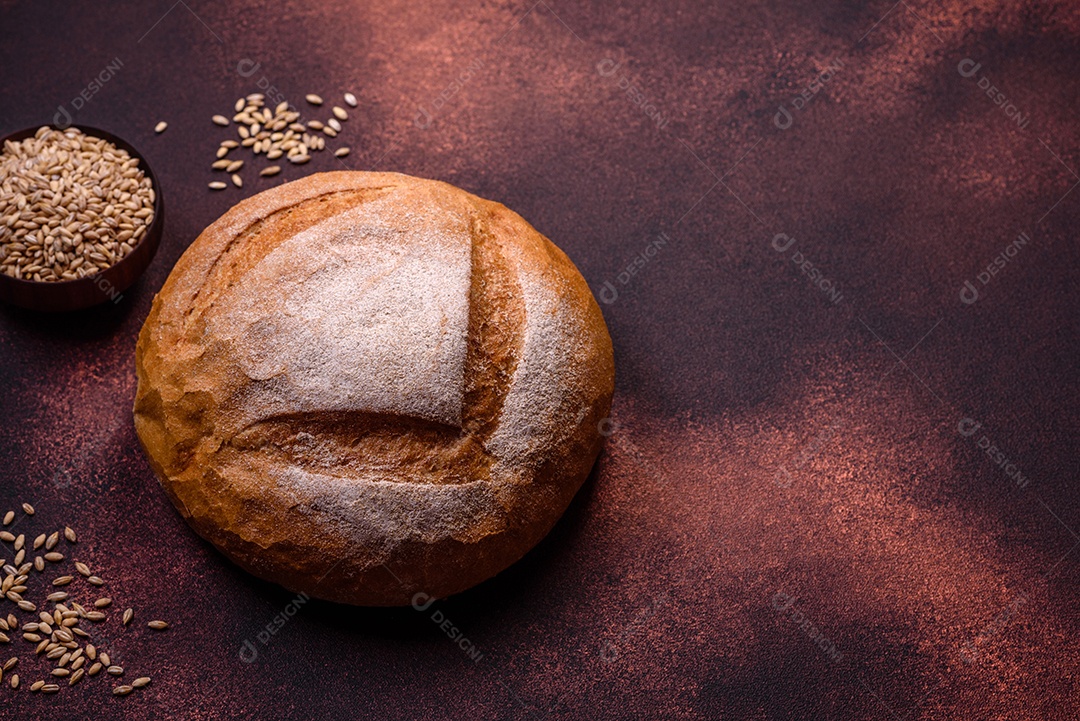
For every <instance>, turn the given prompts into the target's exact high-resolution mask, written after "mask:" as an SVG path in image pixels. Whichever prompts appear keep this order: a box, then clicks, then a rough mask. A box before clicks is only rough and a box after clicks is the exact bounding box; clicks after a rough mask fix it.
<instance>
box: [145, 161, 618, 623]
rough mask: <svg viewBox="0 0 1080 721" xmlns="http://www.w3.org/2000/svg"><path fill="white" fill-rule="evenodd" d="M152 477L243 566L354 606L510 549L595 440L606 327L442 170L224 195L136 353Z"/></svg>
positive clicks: (485, 564)
mask: <svg viewBox="0 0 1080 721" xmlns="http://www.w3.org/2000/svg"><path fill="white" fill-rule="evenodd" d="M136 365H137V372H138V379H139V385H138V391H137V395H136V402H135V411H134V412H135V425H136V430H137V432H138V435H139V438H140V440H141V442H142V445H143V448H144V449H145V451H146V454H147V456H148V458H149V459H150V462H151V465H152V466H153V468H154V470H155V472H156V473H157V475H158V477H159V479H160V481H161V483H162V486H163V487H164V488H165V490H166V492H167V493H168V494H169V496H170V497H171V499H172V500H173V502H174V504H175V505H176V507H177V508H178V509H179V510H180V512H181V514H182V515H183V516H184V517H185V518H186V519H187V520H188V521H189V523H191V525H192V526H193V527H194V528H195V530H196V531H198V532H199V533H200V534H201V535H203V536H204V537H205V538H207V539H208V540H210V541H211V542H212V543H214V544H215V545H216V546H217V547H218V548H219V549H221V550H222V551H223V552H224V553H225V554H226V555H227V556H229V557H230V558H231V559H233V560H234V561H235V562H237V563H238V564H239V565H240V566H242V567H244V568H245V569H247V570H249V571H251V572H252V573H254V574H256V575H258V576H260V577H263V578H266V579H268V580H271V581H275V582H277V583H280V584H281V585H283V586H285V587H287V588H289V589H291V590H294V591H303V592H306V593H308V594H309V595H312V596H315V597H320V598H326V599H330V600H334V601H341V602H346V603H354V604H361V605H404V604H408V603H410V601H411V599H412V597H413V596H414V594H416V593H418V592H423V593H426V594H428V595H430V596H435V597H443V596H446V595H449V594H452V593H456V592H459V591H462V590H464V589H466V588H469V587H471V586H473V585H475V584H477V583H479V582H481V581H483V580H485V579H487V578H489V577H491V576H493V575H494V574H496V573H498V572H499V571H501V570H503V569H504V568H506V567H507V566H509V565H510V564H511V563H513V562H514V561H516V560H517V559H519V558H520V557H521V556H522V555H524V553H525V552H526V551H528V550H529V549H530V548H531V547H532V546H533V545H535V544H536V543H537V542H538V541H539V540H540V539H541V538H543V537H544V535H546V534H547V532H548V531H549V530H550V528H551V527H552V525H554V523H555V521H556V520H558V518H559V516H560V515H561V514H562V513H563V511H564V510H565V508H566V506H567V505H568V504H569V502H570V500H571V498H572V497H573V495H574V493H575V492H576V491H577V489H578V488H579V487H580V485H581V483H582V482H583V481H584V479H585V477H586V475H587V474H588V472H589V469H590V468H591V467H592V464H593V462H594V461H595V458H596V455H597V454H598V453H599V450H600V447H601V444H602V437H601V435H600V432H599V429H598V424H599V423H600V421H601V420H602V419H603V418H605V417H606V416H607V414H608V411H609V408H610V403H611V396H612V392H613V385H614V364H613V358H612V347H611V340H610V337H609V336H608V332H607V328H606V326H605V325H604V321H603V317H602V315H601V313H600V309H599V307H598V306H597V304H596V302H595V300H594V299H593V297H592V294H591V292H590V291H589V289H588V286H587V285H586V283H585V281H584V279H583V278H582V277H581V275H580V274H579V273H578V271H577V269H576V268H575V267H574V265H573V263H571V262H570V260H569V259H568V258H567V257H566V255H565V254H563V253H562V251H560V250H559V249H558V248H556V247H555V246H554V245H553V244H552V243H551V242H550V241H549V240H547V239H546V238H544V237H543V236H542V235H540V234H539V233H538V232H537V231H536V230H534V229H533V228H532V227H531V226H530V225H529V224H528V223H527V222H525V221H524V220H523V219H522V218H521V217H520V216H518V215H517V214H515V213H513V212H512V211H510V210H508V209H507V208H505V207H504V206H502V205H500V204H498V203H493V202H490V201H486V200H482V199H480V198H477V197H476V196H473V195H471V194H469V193H466V192H465V191H462V190H460V189H458V188H455V187H453V186H451V185H447V184H445V183H440V182H437V181H430V180H422V179H418V178H412V177H409V176H405V175H399V174H393V173H363V172H335V173H321V174H316V175H312V176H309V177H307V178H305V179H303V180H299V181H295V182H292V183H288V184H285V185H282V186H278V187H276V188H274V189H272V190H268V191H265V192H263V193H260V194H258V195H256V196H254V197H252V198H249V199H247V200H245V201H242V202H241V203H239V204H237V205H236V206H235V207H234V208H233V209H231V210H230V211H229V212H228V213H226V214H225V215H224V216H222V217H221V218H220V219H219V220H217V221H216V222H215V223H213V224H212V225H211V226H210V227H208V228H207V229H206V230H205V231H204V232H203V233H202V234H201V235H200V236H199V238H198V239H197V240H196V241H195V242H194V243H193V244H192V246H191V247H190V248H189V249H188V250H187V252H185V253H184V255H183V256H182V257H181V259H180V260H179V261H178V262H177V264H176V267H175V268H174V269H173V271H172V274H171V275H170V276H169V279H168V280H167V282H166V283H165V286H164V287H163V288H162V290H161V292H160V293H159V294H158V296H157V297H156V298H155V300H154V304H153V308H152V310H151V312H150V315H149V317H148V318H147V321H146V323H145V325H144V327H143V329H142V332H141V333H140V336H139V342H138V346H137V350H136Z"/></svg>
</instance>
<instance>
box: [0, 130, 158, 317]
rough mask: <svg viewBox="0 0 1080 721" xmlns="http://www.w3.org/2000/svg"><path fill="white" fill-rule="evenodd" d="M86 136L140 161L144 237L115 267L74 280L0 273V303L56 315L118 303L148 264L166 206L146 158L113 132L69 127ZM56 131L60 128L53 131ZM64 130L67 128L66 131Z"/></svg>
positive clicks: (23, 133)
mask: <svg viewBox="0 0 1080 721" xmlns="http://www.w3.org/2000/svg"><path fill="white" fill-rule="evenodd" d="M71 127H75V128H77V129H78V130H81V131H82V132H83V133H85V134H86V135H92V136H94V137H96V138H103V139H105V140H108V141H109V142H110V143H112V144H113V145H115V146H116V147H118V148H123V149H124V150H126V151H127V152H128V154H129V155H130V156H131V157H133V158H138V159H139V168H140V169H141V170H142V171H143V173H144V174H145V175H146V177H148V178H150V183H151V187H153V189H154V193H155V197H154V219H153V220H152V221H151V222H150V227H149V228H147V230H146V235H144V236H143V238H142V240H140V241H139V243H138V244H137V245H135V246H134V247H133V248H132V250H131V252H130V253H128V254H127V255H126V256H124V257H123V258H121V259H120V260H119V261H118V262H116V263H115V264H114V265H112V266H110V267H109V268H107V269H105V270H100V271H98V272H97V273H95V274H94V275H92V276H88V277H86V278H77V279H75V280H61V281H56V282H42V281H35V280H20V279H18V278H12V277H11V276H9V275H6V274H4V273H0V302H4V303H10V304H12V305H17V306H19V307H21V308H29V309H30V310H39V311H48V312H58V311H68V310H79V309H82V308H89V307H90V306H93V305H98V304H99V303H104V302H106V301H112V302H116V303H118V302H120V297H121V294H122V293H123V292H124V291H125V290H127V289H128V288H130V287H131V285H132V284H133V283H134V282H135V281H136V280H138V278H139V276H140V275H142V274H143V271H145V270H146V268H147V267H148V266H149V265H150V261H151V260H153V258H154V254H155V253H157V249H158V244H159V243H160V242H161V230H162V227H163V226H164V223H165V204H164V200H163V198H162V192H161V186H160V185H159V184H158V181H157V178H156V177H154V171H153V170H151V169H150V164H149V163H147V162H146V158H144V157H143V156H142V154H141V153H139V151H138V150H136V149H135V148H134V147H133V146H132V145H131V144H130V143H128V142H127V141H126V140H124V139H123V138H118V137H117V136H115V135H113V134H112V133H109V132H106V131H104V130H99V129H98V128H90V127H87V126H85V125H79V126H71ZM39 128H40V126H38V127H34V128H26V129H25V130H19V131H17V132H14V133H11V134H9V135H6V136H4V137H3V138H0V149H2V146H3V143H4V141H5V140H12V141H18V140H24V139H26V138H29V137H31V136H33V135H34V134H35V133H37V131H38V129H39ZM56 129H57V130H59V128H56ZM65 130H66V128H65Z"/></svg>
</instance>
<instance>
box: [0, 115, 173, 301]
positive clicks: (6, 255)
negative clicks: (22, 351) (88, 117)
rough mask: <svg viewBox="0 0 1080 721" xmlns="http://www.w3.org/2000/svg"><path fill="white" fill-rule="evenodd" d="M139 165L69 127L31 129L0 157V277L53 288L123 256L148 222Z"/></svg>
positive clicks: (149, 196)
mask: <svg viewBox="0 0 1080 721" xmlns="http://www.w3.org/2000/svg"><path fill="white" fill-rule="evenodd" d="M154 199H155V190H154V188H153V185H152V183H151V182H150V179H149V178H148V177H146V175H145V173H144V172H143V171H142V169H140V168H139V159H138V158H134V157H132V156H131V155H130V154H129V153H128V152H127V151H126V150H124V149H122V148H118V147H117V146H116V145H114V144H113V143H111V142H109V141H108V140H105V139H103V138H98V137H94V136H92V135H87V134H85V133H83V132H82V131H81V130H79V129H77V128H68V129H66V130H56V129H53V128H50V127H48V126H44V127H42V128H39V129H38V131H37V133H35V134H34V135H33V136H32V137H29V138H26V139H24V140H17V141H15V140H8V141H5V142H4V147H3V151H2V152H0V272H3V273H5V274H6V275H9V276H11V277H12V278H19V279H22V280H33V281H40V282H59V281H66V280H77V279H79V278H85V277H88V276H93V275H95V274H97V273H98V272H100V271H102V270H104V269H106V268H109V267H110V266H112V265H114V264H115V263H117V262H119V261H120V260H121V259H123V258H124V257H125V256H127V255H128V254H130V253H131V251H132V250H133V249H134V247H135V246H136V245H138V243H139V242H140V241H142V240H143V238H145V237H146V233H147V231H148V230H149V228H150V224H151V223H152V222H153V220H154Z"/></svg>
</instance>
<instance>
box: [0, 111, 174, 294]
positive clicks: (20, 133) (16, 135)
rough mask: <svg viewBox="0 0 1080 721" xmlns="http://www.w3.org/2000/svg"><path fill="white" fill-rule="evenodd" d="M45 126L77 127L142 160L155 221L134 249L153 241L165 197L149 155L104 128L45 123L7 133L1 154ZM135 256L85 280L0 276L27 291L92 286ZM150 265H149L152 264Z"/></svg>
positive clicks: (0, 279) (0, 145)
mask: <svg viewBox="0 0 1080 721" xmlns="http://www.w3.org/2000/svg"><path fill="white" fill-rule="evenodd" d="M43 127H44V128H51V129H52V130H57V131H59V132H64V131H65V130H71V129H72V128H74V129H75V130H78V131H80V132H82V133H83V134H84V135H89V136H92V137H97V138H101V139H102V140H107V141H108V142H110V143H112V144H113V145H115V146H116V147H118V148H120V149H121V150H126V151H127V153H128V155H130V156H131V157H133V158H137V159H138V160H139V168H140V169H141V170H142V171H143V173H144V174H145V175H146V177H148V178H150V187H151V188H152V189H153V191H154V219H153V220H152V221H151V222H150V225H148V226H146V235H145V236H144V237H143V238H142V239H141V240H140V241H139V242H138V243H137V244H136V245H135V246H132V249H133V250H134V248H135V247H138V246H139V245H142V244H143V243H145V242H147V241H148V240H149V239H150V235H151V233H152V232H153V230H154V226H156V225H157V224H158V223H159V222H160V221H161V218H162V217H163V215H162V205H163V202H162V194H161V185H160V184H159V183H158V180H157V176H156V175H154V170H153V168H151V167H150V161H148V160H147V159H146V156H144V155H143V154H142V153H141V152H139V149H138V148H136V147H135V146H134V145H132V144H131V143H129V142H128V141H127V140H124V139H123V138H121V137H120V136H119V135H116V134H115V133H111V132H109V131H108V130H105V129H103V128H95V127H93V126H91V125H81V124H77V123H72V124H71V125H68V126H66V127H63V128H59V127H57V126H56V125H54V124H52V123H45V124H44V125H36V126H32V127H28V128H22V129H21V130H15V131H12V132H10V133H6V134H4V135H3V136H0V154H2V153H3V150H4V146H5V144H6V143H7V141H9V140H11V141H18V140H25V139H26V138H30V137H33V136H34V135H36V134H37V132H38V131H39V130H41V128H43ZM154 255H156V249H153V252H151V259H152V258H153V256H154ZM133 256H134V252H132V253H129V254H128V255H126V256H124V257H123V258H121V259H120V260H118V261H116V262H115V263H113V264H112V265H110V266H109V267H108V268H103V269H101V270H100V271H99V272H97V273H94V274H93V275H87V276H83V277H82V278H69V279H66V280H49V281H45V280H27V279H25V278H13V277H11V276H10V275H8V274H7V273H0V283H12V284H15V285H16V286H18V285H19V284H22V285H24V286H26V287H28V288H34V289H38V288H42V287H49V288H59V287H62V286H67V285H71V284H75V283H90V284H93V283H94V281H95V280H98V279H100V278H101V277H102V276H103V274H104V273H107V272H108V271H110V270H112V269H113V268H116V267H118V266H120V265H121V264H123V263H124V262H126V261H128V260H132V259H133ZM147 265H148V266H149V263H148V264H147ZM142 272H145V269H144V270H143V271H140V273H139V274H140V275H141V274H142Z"/></svg>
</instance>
